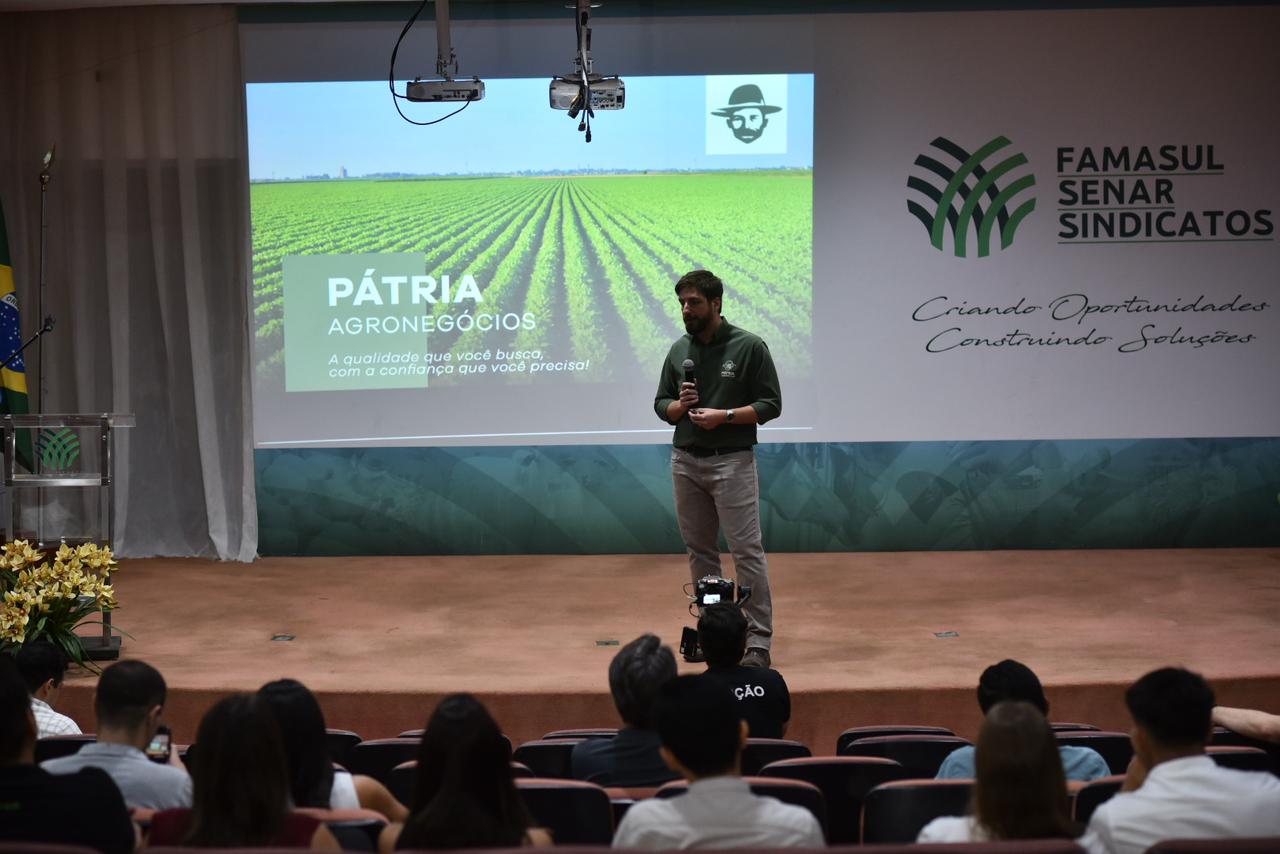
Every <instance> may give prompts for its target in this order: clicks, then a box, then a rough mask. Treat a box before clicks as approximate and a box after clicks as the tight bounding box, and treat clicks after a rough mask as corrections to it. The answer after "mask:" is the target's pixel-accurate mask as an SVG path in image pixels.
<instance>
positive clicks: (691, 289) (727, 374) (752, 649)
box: [654, 270, 782, 667]
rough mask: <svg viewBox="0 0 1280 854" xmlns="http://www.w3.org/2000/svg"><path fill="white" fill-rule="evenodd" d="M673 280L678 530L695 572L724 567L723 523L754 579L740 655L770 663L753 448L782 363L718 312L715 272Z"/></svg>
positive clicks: (671, 412) (743, 568)
mask: <svg viewBox="0 0 1280 854" xmlns="http://www.w3.org/2000/svg"><path fill="white" fill-rule="evenodd" d="M675 290H676V296H677V297H678V298H679V300H680V309H681V314H682V316H683V319H684V328H685V331H686V332H688V334H687V335H685V336H683V337H682V338H680V339H679V340H678V341H676V343H675V344H673V345H672V346H671V351H670V352H669V353H668V354H667V360H666V363H665V364H664V365H663V366H662V377H661V379H660V380H659V382H658V394H657V396H656V398H655V399H654V410H655V411H656V412H657V413H658V417H659V418H662V419H663V420H664V421H667V422H668V423H670V424H674V425H675V426H676V430H675V438H674V440H673V443H672V444H673V445H674V446H675V447H674V448H673V449H672V451H671V479H672V482H673V484H674V487H675V499H676V518H677V520H678V521H679V524H680V536H681V537H682V538H683V539H684V543H685V547H686V549H687V550H688V552H689V569H690V571H691V572H692V575H693V580H694V581H697V580H698V579H699V578H702V577H703V576H706V575H720V574H721V573H720V547H719V544H718V540H719V531H720V529H721V528H723V529H724V536H725V539H726V540H727V541H728V543H729V551H730V552H731V553H732V554H733V564H734V569H735V570H736V572H737V576H738V585H739V587H741V586H743V585H747V586H749V587H750V588H751V598H750V599H749V600H747V603H746V605H745V606H744V608H743V611H744V613H745V614H746V616H747V622H748V630H747V652H746V655H745V656H743V659H742V663H743V664H745V665H750V666H756V667H768V666H769V665H770V659H769V648H770V645H771V642H772V639H773V602H772V598H771V597H770V595H769V574H768V572H769V568H768V563H767V562H766V560H765V555H764V544H763V542H762V541H761V534H760V481H759V478H758V477H757V475H756V458H755V450H754V449H755V444H756V425H757V424H764V423H765V422H766V421H770V420H772V419H774V418H777V417H778V415H780V414H781V413H782V390H781V388H780V387H779V385H778V372H777V370H776V369H775V368H774V366H773V358H772V357H771V356H770V355H769V348H768V347H767V346H766V345H765V343H764V342H763V341H761V340H760V339H759V338H758V337H756V336H755V335H752V334H751V333H750V332H747V331H746V330H745V329H739V328H738V327H736V326H733V325H732V324H730V323H729V321H727V320H725V319H724V317H722V316H721V314H720V307H721V302H722V300H723V298H724V283H723V282H721V281H720V279H718V278H717V277H716V276H715V275H714V274H713V273H711V272H709V271H707V270H694V271H693V272H691V273H687V274H685V275H684V276H682V277H681V278H680V281H678V282H676V288H675ZM689 362H692V365H690V364H689ZM686 368H687V369H688V373H689V378H690V379H692V381H687V380H686Z"/></svg>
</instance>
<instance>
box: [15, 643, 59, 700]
mask: <svg viewBox="0 0 1280 854" xmlns="http://www.w3.org/2000/svg"><path fill="white" fill-rule="evenodd" d="M16 661H17V664H18V672H19V673H21V674H22V678H23V681H25V682H26V683H27V690H28V691H29V692H30V693H31V696H33V697H35V698H36V699H38V700H43V701H45V702H47V703H52V702H53V701H54V700H55V699H56V698H57V696H58V689H59V688H61V687H62V679H63V677H64V676H66V675H67V656H66V653H64V652H63V651H62V650H61V649H59V648H58V647H56V646H54V645H53V644H52V643H50V642H49V641H34V642H32V643H27V644H23V645H22V648H21V649H19V650H18V655H17V657H16Z"/></svg>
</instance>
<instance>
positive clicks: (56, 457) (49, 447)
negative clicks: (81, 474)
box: [36, 427, 80, 472]
mask: <svg viewBox="0 0 1280 854" xmlns="http://www.w3.org/2000/svg"><path fill="white" fill-rule="evenodd" d="M36 452H37V453H38V454H39V455H40V466H41V468H43V469H44V470H45V471H48V472H65V471H70V469H71V467H72V466H73V465H75V463H76V460H78V459H80V437H79V436H77V435H76V434H75V433H73V432H72V431H71V430H69V429H67V428H66V427H63V428H62V429H61V430H54V429H53V428H52V427H47V428H45V429H44V430H41V431H40V435H39V437H38V438H37V439H36Z"/></svg>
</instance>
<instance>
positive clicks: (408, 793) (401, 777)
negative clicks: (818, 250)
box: [387, 759, 534, 806]
mask: <svg viewBox="0 0 1280 854" xmlns="http://www.w3.org/2000/svg"><path fill="white" fill-rule="evenodd" d="M511 776H512V777H513V778H516V779H520V778H529V777H532V776H534V774H533V772H532V771H530V770H529V767H528V766H527V765H521V764H520V763H519V762H512V763H511ZM417 779H418V761H417V760H416V759H410V760H409V761H408V762H401V763H400V764H399V765H397V766H396V767H394V768H392V769H391V773H390V774H389V775H388V777H387V789H388V790H390V792H391V794H392V795H394V796H395V799H396V800H397V801H399V802H400V803H402V804H404V805H405V806H412V804H413V786H414V783H415V782H416V781H417Z"/></svg>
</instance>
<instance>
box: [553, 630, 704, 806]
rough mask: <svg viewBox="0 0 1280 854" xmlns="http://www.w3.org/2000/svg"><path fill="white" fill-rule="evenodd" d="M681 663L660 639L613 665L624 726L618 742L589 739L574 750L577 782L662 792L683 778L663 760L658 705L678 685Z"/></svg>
mask: <svg viewBox="0 0 1280 854" xmlns="http://www.w3.org/2000/svg"><path fill="white" fill-rule="evenodd" d="M675 675H676V659H675V656H674V655H672V654H671V650H670V649H669V648H667V647H665V646H663V645H662V641H661V640H660V639H659V638H658V636H657V635H651V634H650V635H641V636H640V637H638V638H636V639H635V640H633V641H632V642H631V643H629V644H627V645H626V646H624V647H623V648H622V649H620V650H618V654H617V655H615V656H614V657H613V661H611V662H609V691H610V692H611V693H612V694H613V704H614V706H616V707H617V709H618V714H619V715H620V716H621V717H622V722H623V724H624V726H623V727H622V729H621V730H619V731H618V734H617V735H616V736H614V737H613V738H590V739H587V740H586V741H583V742H581V743H579V744H577V745H575V746H574V748H573V755H572V757H571V761H572V769H573V776H574V777H576V778H577V779H579V780H586V781H588V782H591V783H598V784H599V785H601V786H660V785H662V784H663V783H667V782H670V781H671V780H676V779H679V777H680V775H679V774H677V773H675V772H674V771H672V770H671V769H670V768H668V767H667V765H666V763H664V762H663V761H662V756H661V755H659V753H658V749H659V748H660V747H661V746H662V743H661V741H660V740H659V739H658V734H657V733H656V732H654V730H653V718H652V711H653V699H654V697H656V696H657V695H658V689H660V688H661V687H662V685H663V683H664V682H667V681H668V680H670V679H674V678H675Z"/></svg>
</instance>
